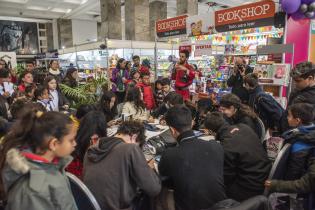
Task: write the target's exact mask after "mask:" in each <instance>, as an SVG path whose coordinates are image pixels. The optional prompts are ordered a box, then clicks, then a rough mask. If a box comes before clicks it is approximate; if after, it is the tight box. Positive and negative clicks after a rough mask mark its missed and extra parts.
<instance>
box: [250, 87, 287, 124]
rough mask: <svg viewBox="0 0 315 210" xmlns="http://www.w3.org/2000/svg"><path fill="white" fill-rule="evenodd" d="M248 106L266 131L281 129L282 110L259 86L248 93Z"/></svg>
mask: <svg viewBox="0 0 315 210" xmlns="http://www.w3.org/2000/svg"><path fill="white" fill-rule="evenodd" d="M249 106H250V107H251V108H252V109H253V110H254V111H255V112H256V113H257V115H258V116H259V118H260V119H261V120H262V121H263V123H264V125H265V128H266V129H268V128H272V129H279V128H281V119H282V116H283V113H284V109H283V108H282V107H281V105H280V104H279V103H278V102H277V101H276V100H275V99H274V98H273V97H272V96H271V95H268V94H267V93H265V92H264V91H263V90H262V88H261V87H260V86H258V87H256V88H255V89H254V90H251V91H249Z"/></svg>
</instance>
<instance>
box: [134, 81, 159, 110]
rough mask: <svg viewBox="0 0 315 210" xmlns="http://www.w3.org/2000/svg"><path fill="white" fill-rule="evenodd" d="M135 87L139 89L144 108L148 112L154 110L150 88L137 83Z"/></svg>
mask: <svg viewBox="0 0 315 210" xmlns="http://www.w3.org/2000/svg"><path fill="white" fill-rule="evenodd" d="M136 86H137V87H138V88H140V90H141V92H142V94H143V101H144V104H145V107H146V108H147V109H148V110H152V109H154V107H155V100H154V95H153V90H152V87H151V86H150V85H145V84H143V83H138V84H137V85H136Z"/></svg>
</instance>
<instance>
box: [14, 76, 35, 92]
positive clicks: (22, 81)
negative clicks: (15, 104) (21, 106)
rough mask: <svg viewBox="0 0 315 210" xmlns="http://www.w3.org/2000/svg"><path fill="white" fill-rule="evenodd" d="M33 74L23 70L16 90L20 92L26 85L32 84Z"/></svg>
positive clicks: (23, 90)
mask: <svg viewBox="0 0 315 210" xmlns="http://www.w3.org/2000/svg"><path fill="white" fill-rule="evenodd" d="M33 80H34V79H33V75H32V73H31V72H27V71H25V72H23V73H22V74H21V76H20V85H19V86H18V90H19V92H21V93H24V92H25V88H26V87H28V86H33V85H34V84H33Z"/></svg>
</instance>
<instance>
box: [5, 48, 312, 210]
mask: <svg viewBox="0 0 315 210" xmlns="http://www.w3.org/2000/svg"><path fill="white" fill-rule="evenodd" d="M34 67H35V66H34V64H33V63H32V62H30V63H27V65H26V69H25V71H24V72H23V73H22V74H21V75H20V78H17V75H16V74H15V73H14V71H13V70H12V69H8V68H7V66H6V63H5V61H3V60H0V117H1V118H0V134H1V136H2V138H1V147H0V149H1V155H0V168H1V179H0V196H1V207H2V208H3V209H9V210H10V209H12V210H16V209H38V210H39V209H45V210H49V209H67V210H68V209H69V210H70V209H71V210H75V209H77V206H76V203H75V199H74V196H73V194H72V192H71V188H70V187H69V181H68V179H67V178H66V173H65V172H66V171H67V172H70V173H72V174H74V175H76V176H77V177H78V178H79V179H81V180H82V181H83V183H84V184H85V185H86V186H87V187H88V189H89V190H90V191H91V192H92V194H93V195H94V197H95V198H96V200H97V202H98V203H99V205H100V207H101V209H104V210H118V209H139V210H140V209H146V210H149V209H150V208H151V207H152V205H151V207H148V205H149V206H150V204H147V205H146V206H145V207H143V205H144V204H143V198H144V197H145V198H154V197H156V196H158V195H159V194H160V193H161V191H162V189H164V188H168V189H172V190H173V191H174V201H175V209H176V210H202V209H203V210H205V209H211V208H212V207H213V206H214V205H216V204H217V203H220V202H222V201H225V200H226V199H228V198H229V199H233V200H234V201H235V202H243V201H245V200H247V199H250V198H252V197H254V196H257V195H262V194H263V192H264V190H265V189H268V190H270V191H271V192H281V193H297V194H298V196H299V197H302V198H305V200H306V201H307V199H308V198H307V196H306V195H307V194H308V193H311V192H314V190H315V174H314V173H315V153H314V151H315V150H314V148H315V125H314V118H315V111H314V105H315V65H314V64H312V63H310V62H303V63H300V64H297V65H296V66H295V67H294V68H293V69H292V71H291V77H292V79H293V82H294V88H293V91H292V93H291V94H290V97H289V101H288V107H287V108H286V109H284V108H282V107H281V105H279V104H278V102H277V101H276V100H275V99H274V98H273V97H272V96H271V95H269V94H267V93H266V92H264V91H263V89H262V88H261V86H260V85H259V80H258V76H257V75H256V74H254V73H252V69H251V68H250V66H248V65H246V62H245V60H244V59H243V58H241V57H239V58H236V60H235V66H234V69H233V71H232V73H231V76H230V78H229V80H228V82H227V83H228V85H229V86H230V87H231V88H232V93H229V94H226V95H223V96H222V97H221V98H220V100H216V99H214V98H213V97H211V96H209V97H206V98H202V99H199V100H198V101H197V102H193V101H192V100H191V95H190V92H189V86H190V85H191V84H192V82H193V80H194V79H195V77H199V76H200V72H198V71H196V69H195V68H194V67H193V66H192V65H190V64H189V52H188V51H181V52H180V57H179V61H178V62H177V63H176V64H175V65H174V68H173V69H172V72H171V78H161V79H158V80H157V81H155V82H154V84H152V83H151V81H150V78H151V77H150V69H151V67H150V62H149V61H148V60H144V61H143V62H142V64H140V57H139V56H133V58H132V62H130V61H126V60H125V59H123V58H121V59H119V60H118V62H117V66H116V68H115V69H114V70H113V71H112V72H111V75H108V77H109V80H110V82H111V85H110V86H109V87H108V89H107V90H103V92H102V94H101V96H100V97H99V98H98V101H97V103H95V104H82V105H80V106H79V107H78V108H77V109H76V110H75V113H73V112H64V111H67V110H69V108H70V106H71V103H70V101H71V99H70V98H67V97H66V96H65V95H64V93H63V92H62V91H61V90H60V88H59V85H60V84H61V83H63V84H65V85H67V86H69V87H77V86H78V70H77V69H76V68H70V69H68V70H67V72H66V74H65V75H63V74H62V72H61V71H60V69H59V65H58V61H57V60H52V61H51V62H50V68H49V71H48V73H47V74H46V75H45V77H42V76H39V75H40V73H39V72H38V70H36V69H35V68H34ZM173 84H174V85H173ZM15 87H16V88H15ZM122 116H123V117H122ZM123 119H124V120H123ZM155 121H158V122H159V123H160V124H161V125H167V126H168V127H169V132H170V133H171V135H172V136H173V138H174V139H175V141H176V143H177V144H176V146H175V147H169V148H166V149H165V150H164V151H163V153H162V155H161V157H160V158H159V159H156V158H153V159H149V160H147V159H146V158H145V156H144V153H143V151H142V147H143V145H145V144H146V136H145V132H146V130H145V124H147V123H152V122H155ZM113 126H116V127H118V128H117V132H115V133H114V134H108V128H111V127H113ZM266 130H267V131H268V133H269V135H270V136H278V137H282V138H283V139H284V142H285V143H288V144H291V145H292V147H291V150H290V154H289V158H288V162H287V166H286V173H285V174H286V175H285V177H284V179H283V180H268V176H269V173H270V170H271V167H272V162H271V161H270V160H269V158H268V156H267V152H266V148H265V145H264V140H265V131H266ZM196 131H199V132H201V133H203V135H213V137H214V139H215V140H210V141H205V140H202V139H200V138H198V136H197V135H196ZM146 200H149V201H153V200H154V199H146ZM140 204H141V205H140Z"/></svg>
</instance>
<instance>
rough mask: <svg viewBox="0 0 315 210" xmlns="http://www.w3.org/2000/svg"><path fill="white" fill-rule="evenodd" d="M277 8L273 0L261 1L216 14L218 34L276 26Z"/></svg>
mask: <svg viewBox="0 0 315 210" xmlns="http://www.w3.org/2000/svg"><path fill="white" fill-rule="evenodd" d="M275 11H276V7H275V3H274V2H273V1H271V0H266V1H259V2H257V3H253V4H246V5H243V6H239V7H233V8H230V9H225V10H220V11H216V12H215V29H216V30H217V31H218V32H225V31H234V30H240V29H246V28H257V27H262V26H272V25H274V15H275Z"/></svg>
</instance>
